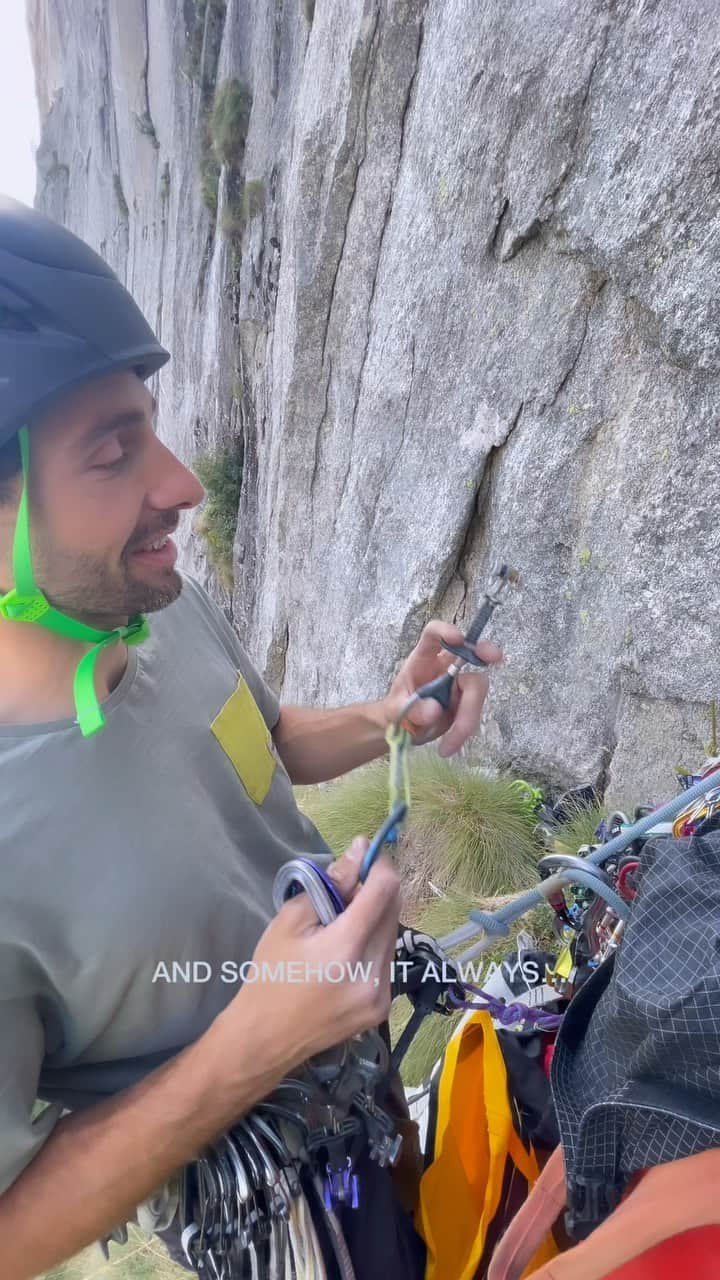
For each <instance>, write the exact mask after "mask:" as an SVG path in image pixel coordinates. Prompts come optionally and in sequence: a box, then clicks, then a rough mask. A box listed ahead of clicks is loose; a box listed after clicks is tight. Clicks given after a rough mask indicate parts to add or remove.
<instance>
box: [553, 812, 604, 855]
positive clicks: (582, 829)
mask: <svg viewBox="0 0 720 1280" xmlns="http://www.w3.org/2000/svg"><path fill="white" fill-rule="evenodd" d="M606 813H607V807H606V806H605V805H602V806H601V805H597V804H587V805H586V804H578V805H575V806H574V808H573V809H572V810H571V811H570V816H569V817H568V818H566V819H565V821H564V822H558V823H557V824H556V825H554V826H553V827H552V828H551V830H552V833H553V837H554V842H555V847H556V850H557V852H558V853H577V851H578V849H579V848H580V846H581V845H584V844H593V842H594V837H595V831H596V830H597V827H598V824H599V823H600V821H601V820H602V818H603V816H604V814H606Z"/></svg>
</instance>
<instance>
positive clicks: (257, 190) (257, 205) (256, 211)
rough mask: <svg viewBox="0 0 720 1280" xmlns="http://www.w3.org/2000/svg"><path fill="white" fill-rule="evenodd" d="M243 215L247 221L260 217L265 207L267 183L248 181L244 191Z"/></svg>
mask: <svg viewBox="0 0 720 1280" xmlns="http://www.w3.org/2000/svg"><path fill="white" fill-rule="evenodd" d="M242 207H243V215H244V217H245V221H246V222H250V221H251V220H252V219H253V218H259V217H260V215H261V214H262V212H263V210H264V208H265V183H264V182H258V181H256V180H253V181H252V182H246V183H245V186H244V187H243V193H242Z"/></svg>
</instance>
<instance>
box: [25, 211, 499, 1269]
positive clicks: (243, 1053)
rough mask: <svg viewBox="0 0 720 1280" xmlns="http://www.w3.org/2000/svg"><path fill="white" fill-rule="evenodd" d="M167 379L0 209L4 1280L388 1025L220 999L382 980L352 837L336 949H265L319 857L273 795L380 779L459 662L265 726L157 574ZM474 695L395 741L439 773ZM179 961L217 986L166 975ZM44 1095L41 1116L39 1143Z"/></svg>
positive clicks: (432, 634) (101, 284)
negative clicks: (234, 970)
mask: <svg viewBox="0 0 720 1280" xmlns="http://www.w3.org/2000/svg"><path fill="white" fill-rule="evenodd" d="M167 359H169V356H168V353H167V352H166V351H165V350H164V349H163V348H162V347H161V346H160V344H159V343H158V342H157V340H156V338H155V337H154V335H153V334H152V332H151V331H150V329H149V328H148V326H147V324H146V322H145V320H144V319H143V317H142V315H141V314H140V312H139V311H138V309H137V307H136V306H135V304H134V302H133V301H132V299H131V298H130V296H129V295H128V294H127V292H126V291H125V290H124V289H123V287H122V286H121V285H120V283H119V281H118V280H117V279H116V277H115V276H114V275H113V273H112V272H111V271H110V270H109V268H108V267H107V266H106V265H105V263H103V262H102V260H101V259H100V258H98V257H97V255H96V254H95V253H93V252H92V251H91V250H90V249H89V248H88V246H87V245H85V244H83V243H82V242H81V241H80V240H78V239H77V238H76V237H74V236H72V235H71V234H70V233H69V232H67V231H66V230H64V229H63V228H60V227H58V226H56V225H54V224H53V223H51V222H50V221H48V220H47V219H45V218H43V217H41V216H40V215H39V214H37V213H35V212H34V211H32V210H30V209H27V208H25V207H24V206H22V205H19V204H17V203H16V202H14V201H11V200H7V199H2V200H0V388H1V391H0V395H1V399H0V587H1V588H2V591H3V592H4V595H3V598H2V600H1V601H0V767H1V769H2V772H1V774H0V777H2V781H3V786H2V791H1V792H0V854H1V855H2V894H0V1193H2V1194H0V1258H1V1260H2V1267H1V1270H2V1276H3V1280H25V1278H26V1277H31V1276H36V1275H37V1274H38V1273H40V1272H42V1271H44V1270H46V1269H47V1268H49V1267H51V1266H53V1265H55V1264H57V1263H58V1262H60V1261H61V1260H62V1259H64V1258H67V1257H68V1256H70V1255H72V1254H74V1253H76V1252H77V1251H78V1250H79V1249H81V1248H82V1247H83V1246H85V1245H86V1244H88V1243H89V1242H91V1241H93V1240H95V1239H97V1238H98V1237H100V1236H102V1235H103V1234H104V1233H106V1232H107V1231H109V1230H111V1229H112V1228H113V1226H114V1225H115V1224H117V1223H119V1222H122V1221H125V1220H126V1219H127V1217H128V1216H130V1215H131V1214H132V1212H133V1210H134V1207H135V1206H136V1205H137V1204H138V1203H140V1202H141V1201H142V1200H143V1199H144V1198H145V1197H147V1196H148V1195H149V1194H150V1193H152V1192H153V1191H154V1190H155V1189H156V1188H157V1187H158V1186H160V1185H161V1184H162V1183H163V1182H164V1181H165V1180H166V1179H167V1178H168V1177H169V1175H170V1174H171V1173H172V1172H174V1171H175V1170H177V1169H179V1168H180V1167H181V1166H182V1165H183V1164H184V1163H186V1162H187V1161H189V1160H190V1159H192V1158H193V1157H194V1156H195V1155H196V1153H197V1152H198V1151H199V1150H200V1149H201V1148H202V1147H203V1146H204V1145H205V1144H206V1143H208V1142H209V1141H210V1140H211V1139H212V1138H213V1137H214V1136H216V1135H217V1134H218V1133H220V1132H222V1131H223V1130H224V1129H226V1128H228V1127H229V1126H230V1125H231V1124H232V1123H233V1121H234V1120H236V1119H237V1118H238V1116H240V1115H241V1114H242V1113H243V1112H244V1111H246V1110H247V1109H249V1108H251V1107H252V1106H253V1105H254V1104H255V1103H257V1102H258V1101H259V1100H260V1099H261V1098H262V1097H263V1096H265V1095H267V1094H268V1093H269V1092H270V1091H271V1090H272V1089H273V1088H274V1087H275V1085H276V1084H277V1083H278V1082H279V1081H280V1079H281V1078H282V1077H283V1076H284V1075H286V1074H287V1073H288V1072H289V1071H290V1070H291V1069H292V1068H293V1067H294V1066H296V1065H297V1064H298V1063H300V1062H302V1061H303V1060H304V1059H305V1058H307V1057H308V1056H309V1055H310V1054H312V1053H314V1052H317V1051H319V1050H320V1049H322V1048H326V1047H328V1046H330V1045H331V1044H336V1043H338V1042H340V1041H341V1040H343V1039H345V1038H347V1037H348V1036H349V1035H351V1034H353V1033H354V1032H357V1031H359V1030H361V1029H363V1028H367V1027H370V1026H373V1025H376V1024H377V1023H379V1022H380V1021H382V1020H383V1018H384V1017H385V1016H386V1014H387V1011H388V1007H389V990H388V980H387V978H386V977H384V978H383V980H382V981H381V982H380V984H379V986H377V987H375V986H373V984H372V982H371V983H370V984H368V985H367V986H365V985H363V984H361V983H360V984H358V983H356V984H340V985H335V984H321V983H308V984H306V985H302V986H298V985H292V986H284V985H283V984H280V983H272V984H253V983H249V984H245V985H244V986H241V987H240V989H239V990H238V989H237V988H236V987H235V988H234V987H233V986H232V985H231V984H228V983H225V982H222V981H220V980H218V975H219V973H220V971H221V967H222V965H223V963H224V962H225V961H227V960H235V961H242V960H246V959H249V958H250V956H251V955H253V954H254V957H255V959H256V960H257V961H268V962H270V963H271V964H277V963H278V962H280V961H283V962H288V961H290V960H294V961H299V962H300V963H302V964H304V965H308V966H311V967H312V968H314V969H316V970H317V968H318V967H321V966H322V965H323V963H328V962H329V961H330V960H338V959H340V960H345V961H350V960H364V961H366V962H370V963H371V965H372V966H373V972H374V973H382V974H383V975H385V974H387V973H388V972H389V960H390V957H391V955H392V952H393V946H394V938H395V932H396V927H397V918H398V900H399V890H398V879H397V876H396V874H395V872H394V871H393V870H392V868H391V866H390V865H389V864H388V863H387V862H381V863H379V864H378V866H377V867H376V869H374V870H373V872H372V874H371V876H370V877H369V878H368V881H367V884H366V885H365V886H364V887H362V888H361V889H359V891H358V890H357V870H358V861H359V858H360V857H361V856H362V852H363V850H364V848H365V845H364V843H363V841H360V842H359V843H358V842H356V844H355V845H354V846H353V848H352V850H350V851H349V852H348V854H347V855H346V857H345V859H344V860H342V861H341V862H340V863H339V864H338V865H337V866H336V867H335V869H334V874H335V877H336V880H337V883H338V884H339V886H340V888H341V890H342V892H343V894H344V896H345V898H346V900H348V901H349V906H348V908H347V911H346V912H345V913H344V915H343V916H341V917H340V919H339V920H338V921H337V923H336V924H335V925H332V926H331V927H330V928H327V929H321V928H320V927H319V926H318V925H317V921H316V919H315V917H314V914H313V912H312V910H311V908H310V907H309V905H308V903H307V902H306V901H304V900H302V899H300V900H296V901H293V902H291V903H289V904H287V905H286V907H285V908H284V909H283V910H282V911H281V912H280V913H279V915H278V916H277V917H276V918H275V919H274V920H273V921H272V923H270V924H269V926H268V921H270V920H271V917H272V914H273V912H272V904H271V885H272V882H273V879H274V876H275V873H276V871H277V869H278V868H279V866H280V865H282V863H283V862H285V861H286V860H287V859H288V858H290V857H292V856H293V855H295V854H297V853H299V852H309V853H311V854H313V853H314V854H322V853H325V854H326V853H327V848H326V846H325V845H324V842H323V841H322V839H321V837H320V836H319V834H318V833H317V831H316V830H315V829H314V828H313V826H312V824H310V823H309V822H308V821H307V820H306V819H305V818H303V817H302V816H301V814H300V813H299V812H298V810H297V807H296V805H295V803H294V800H293V793H292V784H293V783H299V782H302V783H313V782H318V781H321V780H324V779H329V778H332V777H335V776H337V775H338V774H341V773H343V772H345V771H347V770H350V769H353V768H355V767H356V766H357V765H360V764H362V763H364V762H366V761H369V760H371V759H373V758H375V757H377V756H379V755H381V754H382V752H383V751H384V749H385V738H384V733H385V729H386V727H387V725H388V724H389V723H390V721H391V720H393V719H394V717H395V715H396V714H397V712H398V710H399V708H400V707H401V706H402V705H403V703H404V702H405V700H406V699H407V697H408V696H409V694H410V693H411V692H412V691H413V690H414V689H415V688H416V687H418V685H419V684H421V683H424V682H425V681H426V680H427V679H430V678H432V677H433V676H435V675H437V674H439V673H440V672H441V671H442V670H443V669H445V667H446V666H447V661H446V658H445V657H444V656H443V655H442V654H441V652H440V651H439V643H440V640H441V639H446V640H449V641H450V642H453V643H459V641H460V639H461V636H460V633H459V631H458V630H457V628H455V627H453V626H449V625H447V624H443V623H440V622H434V623H431V624H430V625H429V626H427V627H426V628H425V631H424V632H423V635H422V637H421V640H420V642H419V644H418V646H417V648H416V649H415V650H414V652H413V653H412V654H411V656H410V658H409V659H408V661H407V662H406V663H405V665H404V666H403V668H402V670H401V671H400V674H399V675H398V677H397V679H396V680H395V681H394V682H393V684H392V687H391V689H390V691H389V693H388V695H387V697H386V698H384V699H383V700H381V701H380V702H376V703H369V704H365V705H359V706H354V707H348V708H346V709H344V710H337V711H313V710H310V709H306V708H292V707H284V708H282V709H281V708H280V706H279V704H278V702H277V700H276V698H275V696H274V695H273V693H272V692H271V691H270V689H269V688H268V687H267V686H266V685H265V684H264V682H263V681H262V679H261V678H260V676H259V675H258V673H257V672H256V671H255V670H254V669H253V667H252V665H251V663H250V662H249V660H248V657H247V654H246V652H245V649H244V648H243V646H242V645H241V644H240V642H239V640H238V638H237V636H236V635H235V633H234V631H233V630H232V628H231V627H230V625H229V624H228V622H227V621H226V619H225V617H224V615H223V614H222V612H221V611H220V610H219V609H218V608H217V607H216V606H215V605H214V604H213V603H212V601H211V600H210V599H209V597H208V596H207V595H206V594H205V592H204V591H203V590H202V589H201V588H200V586H199V585H198V584H197V583H195V582H194V581H193V580H192V579H191V578H190V577H188V576H187V575H183V574H181V573H179V572H178V571H177V570H176V569H175V567H174V566H175V554H176V553H175V548H174V544H173V543H172V540H171V539H170V538H169V536H168V535H170V534H171V533H172V532H173V531H174V529H175V528H176V527H177V524H178V521H179V518H180V514H181V512H182V511H184V510H187V509H190V508H192V507H195V506H196V505H197V504H198V503H199V502H200V501H201V500H202V498H203V489H202V486H201V485H200V484H199V483H198V481H197V479H196V478H195V476H194V475H193V474H192V473H191V472H190V471H189V470H188V469H187V468H186V467H185V466H184V465H183V464H182V463H181V462H180V461H179V460H178V459H177V458H176V457H174V455H173V454H172V453H171V452H170V451H169V450H168V449H167V447H166V446H165V445H164V444H163V443H162V442H161V441H160V440H159V439H158V437H157V435H156V434H155V432H154V429H153V415H154V410H155V405H154V402H153V399H152V397H151V395H150V393H149V391H148V390H147V388H146V386H145V380H146V379H147V378H148V377H150V376H151V375H152V374H153V373H155V372H156V371H157V370H158V369H159V368H160V367H161V366H162V365H163V364H164V363H165V362H166V360H167ZM146 615H152V617H151V619H150V622H149V633H148V622H147V620H146ZM478 653H479V654H480V656H481V657H483V658H484V659H485V660H486V661H487V662H496V661H498V660H499V658H500V654H499V651H498V650H497V649H496V648H495V647H494V646H492V645H489V644H487V643H482V644H481V645H479V646H478ZM486 687H487V685H486V680H485V678H484V677H483V676H479V677H478V676H477V675H474V674H473V675H469V676H467V677H464V676H461V677H460V679H459V680H458V681H457V688H456V690H455V694H454V701H453V704H452V707H451V710H450V712H448V713H444V712H442V711H441V709H440V707H439V706H437V705H434V704H433V705H430V704H427V703H421V704H420V706H419V707H418V709H417V712H416V713H415V715H414V719H413V726H414V728H416V729H417V731H418V732H419V733H421V734H423V736H425V737H429V738H439V737H441V736H442V739H443V741H442V744H441V748H440V749H441V751H443V753H444V754H447V755H450V754H452V753H453V752H456V751H457V750H458V749H459V748H460V747H461V746H462V744H463V743H464V742H465V741H466V740H467V738H468V737H469V736H470V735H471V734H472V733H473V732H474V731H475V729H476V727H477V724H478V722H479V719H480V715H481V711H482V706H483V701H484V698H485V694H486ZM174 962H190V963H194V962H201V963H202V964H204V966H206V968H204V969H203V970H202V973H203V974H206V973H207V971H208V969H209V971H210V974H211V979H210V980H209V981H207V982H201V981H198V982H195V983H182V982H179V983H178V982H171V981H167V980H165V979H164V978H163V977H162V976H159V975H162V974H165V973H168V972H172V965H173V963H174ZM38 1095H39V1096H41V1097H43V1098H46V1099H52V1098H55V1099H57V1105H55V1106H52V1107H50V1108H48V1110H47V1111H45V1112H44V1113H43V1114H42V1116H41V1117H40V1118H39V1119H38V1120H36V1122H35V1123H34V1124H33V1123H32V1122H31V1112H32V1107H33V1101H34V1099H35V1097H36V1096H38ZM63 1105H64V1106H65V1107H68V1108H71V1109H72V1112H73V1113H72V1114H71V1115H62V1117H61V1115H60V1113H61V1111H62V1108H63ZM39 1223H42V1229H41V1230H39V1229H38V1224H39Z"/></svg>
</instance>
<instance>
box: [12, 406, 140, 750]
mask: <svg viewBox="0 0 720 1280" xmlns="http://www.w3.org/2000/svg"><path fill="white" fill-rule="evenodd" d="M18 438H19V441H20V457H21V459H22V471H23V488H22V494H21V495H20V505H19V507H18V514H17V521H16V524H15V537H14V540H13V560H12V563H13V578H14V580H15V586H14V587H13V588H12V590H11V591H8V592H7V594H6V595H4V596H0V614H2V616H3V617H4V618H9V619H10V620H11V621H13V622H36V623H38V624H39V625H40V626H41V627H47V628H48V630H49V631H56V632H58V634H59V635H61V636H68V637H69V638H70V639H71V640H82V641H83V642H84V643H85V644H92V645H94V646H95V647H94V648H93V649H90V650H89V651H88V653H86V654H85V655H84V657H82V658H81V659H80V662H79V663H78V666H77V670H76V671H75V681H74V686H73V694H74V698H75V712H76V716H77V720H76V723H77V724H79V725H80V731H81V733H82V735H83V737H84V738H89V737H91V735H92V734H94V733H98V731H99V730H100V729H102V728H104V726H105V716H104V715H103V711H102V707H101V706H100V703H99V702H98V698H97V694H96V693H95V665H96V663H97V660H98V657H99V655H100V650H101V649H104V648H105V647H106V645H109V644H114V643H115V642H116V641H117V640H124V641H125V644H129V645H130V644H141V643H142V641H143V640H146V639H147V637H148V636H149V634H150V627H149V624H148V622H147V619H146V618H145V616H144V615H143V614H142V613H138V614H136V615H135V617H134V618H131V619H130V621H129V622H128V624H127V626H125V627H115V629H114V630H113V631H97V630H96V629H95V628H94V627H87V626H85V624H84V623H83V622H78V620H77V618H71V617H69V616H68V615H67V614H65V613H61V612H60V611H59V609H53V607H52V605H51V604H50V603H49V602H48V601H47V600H46V598H45V596H44V595H43V593H42V591H41V590H40V588H39V587H38V586H37V585H36V583H35V577H34V575H33V568H32V552H31V549H30V524H29V518H28V473H29V467H30V438H29V435H28V429H27V427H21V428H20V431H19V432H18Z"/></svg>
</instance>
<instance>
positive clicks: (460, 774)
mask: <svg viewBox="0 0 720 1280" xmlns="http://www.w3.org/2000/svg"><path fill="white" fill-rule="evenodd" d="M410 781H411V792H412V806H411V810H410V817H409V820H408V823H407V826H406V829H405V832H404V834H403V836H402V838H401V840H400V842H399V844H398V845H397V846H396V850H395V857H396V860H397V862H398V864H399V865H400V867H401V869H402V871H403V888H404V892H405V899H406V907H407V904H410V906H411V907H412V906H413V904H417V903H418V902H422V901H424V900H425V899H427V898H428V896H429V895H430V893H431V892H432V890H431V889H430V888H429V884H430V883H432V884H434V885H435V886H437V887H438V888H439V889H441V890H445V889H448V888H452V889H453V890H454V891H456V892H458V891H459V892H465V893H470V894H471V895H474V896H482V895H485V896H487V895H494V894H498V893H508V892H512V891H513V890H515V889H520V888H523V887H525V886H526V885H527V884H528V883H532V881H533V878H534V876H535V865H536V862H537V857H538V846H537V844H536V841H535V839H534V837H533V827H534V824H535V819H534V818H533V816H532V814H531V813H530V812H529V810H528V807H527V805H526V804H525V803H524V802H523V798H522V795H521V794H520V793H519V792H518V791H517V790H514V789H513V786H512V782H511V780H510V779H508V778H503V777H493V776H491V775H489V774H486V773H482V772H479V771H477V770H474V769H471V768H469V767H468V766H467V765H464V764H462V763H460V762H458V761H451V760H443V759H442V758H441V757H440V756H438V755H437V754H436V752H435V751H434V750H432V748H429V749H428V750H422V751H417V753H413V754H412V755H411V758H410ZM387 785H388V768H387V761H386V760H380V761H375V762H373V764H370V765H367V766H365V768H363V769H357V770H355V771H354V772H353V773H352V774H349V775H347V776H345V777H343V778H339V779H338V780H337V781H336V782H333V783H331V784H330V785H329V786H325V787H322V788H314V787H310V788H303V789H302V790H301V791H300V793H299V795H298V803H299V804H300V806H301V807H302V808H303V809H304V810H305V812H306V813H307V814H308V816H309V817H310V818H311V819H312V821H313V822H314V823H315V825H316V826H317V827H318V829H319V830H320V832H321V834H322V835H323V837H324V838H325V840H326V841H327V843H328V844H329V845H330V848H331V849H332V850H333V852H334V853H335V854H340V853H342V852H343V851H344V850H345V849H347V848H348V846H349V845H350V844H351V842H352V840H353V838H354V837H355V836H357V835H365V836H371V835H372V834H373V832H374V831H376V830H377V828H378V827H379V826H380V824H381V823H382V822H383V821H384V819H385V818H386V817H387V812H388V790H387Z"/></svg>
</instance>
